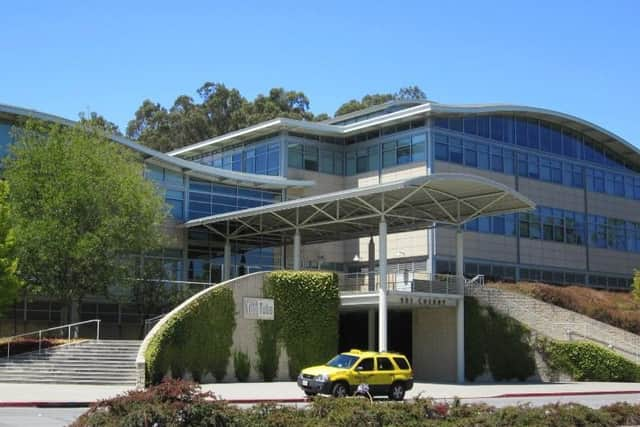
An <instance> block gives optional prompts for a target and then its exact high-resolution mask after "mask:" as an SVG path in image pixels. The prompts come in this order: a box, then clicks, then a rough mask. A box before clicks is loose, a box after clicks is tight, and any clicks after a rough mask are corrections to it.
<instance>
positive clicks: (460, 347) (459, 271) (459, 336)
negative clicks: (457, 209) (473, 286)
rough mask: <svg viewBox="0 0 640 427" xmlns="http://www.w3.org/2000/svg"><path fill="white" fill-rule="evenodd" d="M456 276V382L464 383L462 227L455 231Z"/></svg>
mask: <svg viewBox="0 0 640 427" xmlns="http://www.w3.org/2000/svg"><path fill="white" fill-rule="evenodd" d="M456 278H457V284H458V291H459V292H460V297H461V298H460V299H459V300H458V306H457V312H456V343H457V345H456V349H457V351H456V353H457V365H458V369H457V372H458V383H461V384H462V383H464V234H463V231H462V228H460V227H458V230H457V231H456Z"/></svg>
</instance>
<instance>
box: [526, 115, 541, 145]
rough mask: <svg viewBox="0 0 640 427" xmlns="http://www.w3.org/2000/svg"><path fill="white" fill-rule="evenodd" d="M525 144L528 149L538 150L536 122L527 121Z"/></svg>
mask: <svg viewBox="0 0 640 427" xmlns="http://www.w3.org/2000/svg"><path fill="white" fill-rule="evenodd" d="M527 144H528V146H529V147H530V148H535V149H536V150H537V149H538V148H539V143H538V121H537V120H528V121H527Z"/></svg>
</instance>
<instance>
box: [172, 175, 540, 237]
mask: <svg viewBox="0 0 640 427" xmlns="http://www.w3.org/2000/svg"><path fill="white" fill-rule="evenodd" d="M534 208H535V203H533V202H532V201H531V200H529V199H528V198H526V197H525V196H523V195H522V194H520V193H518V192H517V191H515V190H514V189H512V188H509V187H507V186H506V185H504V184H501V183H498V182H496V181H493V180H490V179H487V178H483V177H480V176H476V175H468V174H459V173H441V174H434V175H427V176H421V177H417V178H410V179H405V180H401V181H394V182H389V183H385V184H380V185H375V186H368V187H361V188H353V189H350V190H344V191H338V192H334V193H328V194H322V195H317V196H311V197H305V198H301V199H297V200H290V201H286V202H282V203H276V204H272V205H267V206H261V207H257V208H251V209H245V210H240V211H235V212H229V213H224V214H219V215H212V216H208V217H204V218H198V219H193V220H190V221H187V222H185V223H184V224H183V226H184V227H187V228H192V227H199V226H204V227H206V228H208V229H209V230H211V231H212V232H214V233H216V234H218V235H219V236H220V237H221V238H224V239H233V240H241V241H246V242H254V243H255V244H257V245H261V246H269V245H280V244H282V242H283V240H284V241H289V240H290V239H292V237H293V235H294V233H295V232H296V230H299V232H300V234H301V238H302V241H303V242H304V243H305V244H310V243H322V242H329V241H337V240H347V239H354V238H359V237H366V236H370V235H377V234H378V226H379V223H380V220H381V218H382V217H384V219H385V221H386V223H387V229H388V232H389V233H396V232H401V231H412V230H420V229H425V228H428V227H430V226H433V225H434V224H448V225H453V226H459V225H462V224H464V223H466V222H469V221H472V220H474V219H475V218H478V217H480V216H485V215H499V214H505V213H514V212H522V211H528V210H531V209H534Z"/></svg>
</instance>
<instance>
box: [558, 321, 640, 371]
mask: <svg viewBox="0 0 640 427" xmlns="http://www.w3.org/2000/svg"><path fill="white" fill-rule="evenodd" d="M553 325H554V326H558V327H561V328H564V333H565V334H566V335H567V341H573V340H574V336H578V337H580V338H581V339H583V340H588V341H593V342H595V343H598V344H600V345H602V346H604V347H607V348H608V349H610V350H613V351H616V352H618V353H624V354H626V355H628V356H630V357H629V358H630V359H634V360H635V362H636V363H638V362H640V337H638V338H635V337H634V340H635V342H631V343H630V342H623V344H626V345H627V346H628V347H627V348H624V347H620V346H619V345H616V344H615V343H613V342H612V341H613V340H603V339H599V338H596V337H594V336H593V335H594V334H590V333H589V324H588V323H587V322H584V323H572V322H554V323H553ZM581 329H582V331H581ZM629 348H633V349H634V350H635V351H634V350H630V349H629Z"/></svg>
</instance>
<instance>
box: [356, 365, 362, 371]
mask: <svg viewBox="0 0 640 427" xmlns="http://www.w3.org/2000/svg"><path fill="white" fill-rule="evenodd" d="M356 371H358V372H360V371H364V366H362V365H361V366H356Z"/></svg>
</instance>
